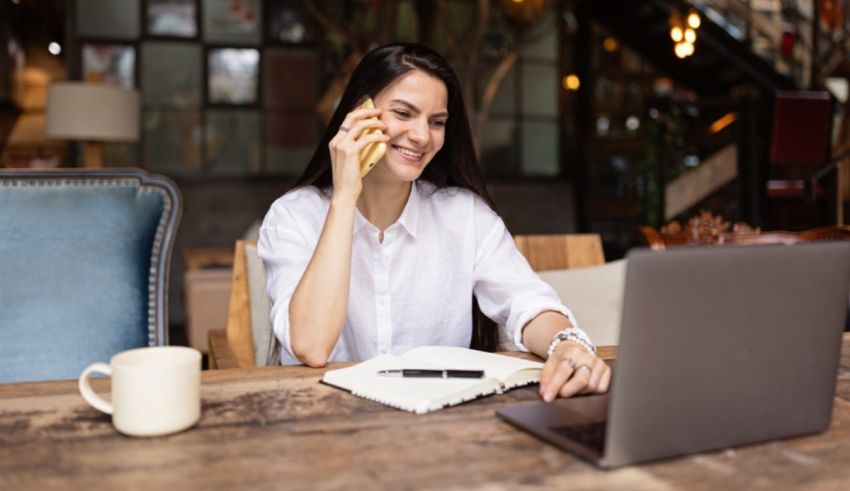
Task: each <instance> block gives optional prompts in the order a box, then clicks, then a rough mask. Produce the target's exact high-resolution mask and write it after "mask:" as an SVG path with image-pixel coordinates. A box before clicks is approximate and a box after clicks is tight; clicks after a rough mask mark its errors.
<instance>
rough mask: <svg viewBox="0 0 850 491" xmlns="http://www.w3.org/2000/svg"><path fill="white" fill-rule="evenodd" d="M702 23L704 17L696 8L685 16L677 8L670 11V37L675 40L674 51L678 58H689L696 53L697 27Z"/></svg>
mask: <svg viewBox="0 0 850 491" xmlns="http://www.w3.org/2000/svg"><path fill="white" fill-rule="evenodd" d="M701 24H702V19H700V16H699V14H698V13H697V11H696V10H694V9H691V11H690V12H688V15H687V17H684V18H683V17H682V16H681V15H680V14H679V11H678V10H676V9H673V11H672V12H671V13H670V39H672V40H673V43H674V45H673V53H674V54H675V55H676V57H677V58H680V59H681V58H687V57H688V56H691V55H692V54H694V49H695V48H694V44H695V43H696V42H697V29H699V26H700V25H701Z"/></svg>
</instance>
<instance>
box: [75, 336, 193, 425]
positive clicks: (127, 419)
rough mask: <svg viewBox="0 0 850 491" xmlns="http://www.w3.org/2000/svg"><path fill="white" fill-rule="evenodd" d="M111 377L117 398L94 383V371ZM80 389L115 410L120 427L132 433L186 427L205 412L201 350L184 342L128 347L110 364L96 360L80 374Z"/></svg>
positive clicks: (100, 406) (106, 410)
mask: <svg viewBox="0 0 850 491" xmlns="http://www.w3.org/2000/svg"><path fill="white" fill-rule="evenodd" d="M94 373H102V374H104V375H109V376H111V377H112V402H111V403H110V402H107V401H106V400H105V399H103V398H102V397H100V396H99V395H97V394H96V393H95V392H94V391H93V390H92V388H91V376H92V374H94ZM79 386H80V394H82V396H83V398H84V399H85V400H86V402H88V403H89V404H91V405H92V406H93V407H94V408H95V409H97V410H99V411H103V412H104V413H106V414H111V415H112V424H113V425H114V426H115V429H117V430H118V431H120V432H121V433H124V434H126V435H131V436H157V435H167V434H169V433H176V432H178V431H181V430H185V429H186V428H189V427H190V426H192V425H194V424H195V423H197V422H198V419H199V418H200V416H201V353H200V352H199V351H198V350H195V349H192V348H186V347H182V346H158V347H152V348H139V349H133V350H129V351H123V352H121V353H118V354H117V355H115V356H113V357H112V359H111V360H110V362H109V364H108V365H107V364H106V363H94V364H92V365H89V366H88V367H87V368H86V369H85V370H83V373H82V374H81V375H80V380H79Z"/></svg>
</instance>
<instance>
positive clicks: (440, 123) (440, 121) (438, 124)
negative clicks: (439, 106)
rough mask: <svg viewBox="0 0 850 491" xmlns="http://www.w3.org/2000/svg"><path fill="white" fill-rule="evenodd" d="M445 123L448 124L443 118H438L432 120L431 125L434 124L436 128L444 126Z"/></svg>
mask: <svg viewBox="0 0 850 491" xmlns="http://www.w3.org/2000/svg"><path fill="white" fill-rule="evenodd" d="M445 125H446V122H445V121H443V120H441V119H440V120H436V121H431V126H433V127H435V128H442V127H443V126H445Z"/></svg>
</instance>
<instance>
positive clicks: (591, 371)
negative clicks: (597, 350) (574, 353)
mask: <svg viewBox="0 0 850 491" xmlns="http://www.w3.org/2000/svg"><path fill="white" fill-rule="evenodd" d="M581 368H587V371H588V372H590V374H591V375H593V369H592V368H590V365H586V364H584V363H582V364H581V365H579V366H577V367H576V372H578V371H579V369H581Z"/></svg>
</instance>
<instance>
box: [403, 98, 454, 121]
mask: <svg viewBox="0 0 850 491" xmlns="http://www.w3.org/2000/svg"><path fill="white" fill-rule="evenodd" d="M390 102H395V103H397V104H401V105H402V106H405V107H406V108H407V109H408V110H410V111H412V112H414V113H417V114H418V113H421V112H422V111H420V110H419V108H418V107H416V106H414V105H413V104H411V103H409V102H407V101H405V100H402V99H393V100H391V101H390ZM448 116H449V113H448V112H447V111H442V112H439V113H434V114H432V115H431V117H432V118H435V117H436V118H447V117H448Z"/></svg>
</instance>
